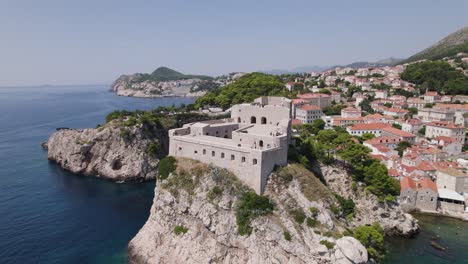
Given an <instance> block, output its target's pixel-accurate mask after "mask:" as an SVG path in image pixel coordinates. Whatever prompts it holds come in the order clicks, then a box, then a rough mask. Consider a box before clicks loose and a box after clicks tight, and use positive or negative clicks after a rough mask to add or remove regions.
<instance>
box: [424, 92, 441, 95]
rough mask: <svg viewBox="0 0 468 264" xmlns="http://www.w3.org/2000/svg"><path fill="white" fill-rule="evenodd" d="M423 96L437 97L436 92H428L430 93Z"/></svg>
mask: <svg viewBox="0 0 468 264" xmlns="http://www.w3.org/2000/svg"><path fill="white" fill-rule="evenodd" d="M424 95H425V96H437V95H439V94H438V93H437V92H430V91H427V92H426V93H425V94H424Z"/></svg>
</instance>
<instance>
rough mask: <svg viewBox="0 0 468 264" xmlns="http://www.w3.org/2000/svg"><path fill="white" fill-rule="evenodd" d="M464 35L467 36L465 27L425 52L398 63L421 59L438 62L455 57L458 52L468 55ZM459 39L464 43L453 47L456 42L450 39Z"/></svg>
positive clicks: (467, 44) (467, 43)
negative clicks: (462, 39)
mask: <svg viewBox="0 0 468 264" xmlns="http://www.w3.org/2000/svg"><path fill="white" fill-rule="evenodd" d="M455 35H458V36H455ZM463 35H464V36H463ZM466 35H467V29H466V27H465V28H464V29H462V30H459V31H457V32H454V33H452V34H450V35H449V36H447V37H446V38H444V39H443V40H442V41H440V42H439V43H438V44H436V45H435V46H433V47H430V48H428V49H426V50H423V51H421V52H419V53H417V54H415V55H413V56H411V57H409V58H408V59H406V60H404V61H402V62H400V63H407V62H413V61H418V60H422V59H426V60H440V59H442V58H445V57H452V56H455V55H456V54H457V53H459V52H465V53H468V41H466V39H467V37H466ZM459 38H464V39H465V42H463V43H461V44H458V45H455V43H457V42H454V41H452V39H459Z"/></svg>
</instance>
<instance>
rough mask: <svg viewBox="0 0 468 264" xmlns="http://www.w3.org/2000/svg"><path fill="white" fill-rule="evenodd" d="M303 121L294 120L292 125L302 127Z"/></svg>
mask: <svg viewBox="0 0 468 264" xmlns="http://www.w3.org/2000/svg"><path fill="white" fill-rule="evenodd" d="M301 124H302V121H301V120H299V119H293V120H291V125H301Z"/></svg>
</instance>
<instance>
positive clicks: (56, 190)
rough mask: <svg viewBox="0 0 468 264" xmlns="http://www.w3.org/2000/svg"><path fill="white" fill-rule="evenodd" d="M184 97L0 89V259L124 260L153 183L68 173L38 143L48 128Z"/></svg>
mask: <svg viewBox="0 0 468 264" xmlns="http://www.w3.org/2000/svg"><path fill="white" fill-rule="evenodd" d="M191 102H193V99H187V98H162V99H139V98H128V97H118V96H116V95H114V94H112V93H110V92H108V91H107V88H106V87H101V86H99V87H93V86H88V87H38V88H0V263H125V262H126V246H127V243H128V241H129V240H130V239H131V238H132V237H133V236H134V235H135V234H136V233H137V232H138V230H139V229H140V228H141V227H142V226H143V224H144V223H145V221H146V219H147V217H148V215H149V209H150V206H151V203H152V198H153V190H154V182H149V183H142V184H117V183H114V182H110V181H106V180H102V179H95V178H92V177H83V176H79V175H72V174H70V173H68V172H65V171H64V170H62V169H61V168H59V167H58V166H57V165H55V164H53V163H49V162H48V161H47V153H46V152H45V151H43V150H42V149H41V147H40V143H41V142H42V141H45V140H46V139H47V138H48V136H49V135H50V134H51V133H52V132H54V131H55V128H56V127H72V128H86V127H95V126H96V124H98V123H102V122H104V119H105V116H106V114H107V113H109V112H111V111H112V110H115V109H128V110H134V109H152V108H155V107H157V106H159V105H172V104H176V105H178V104H181V103H185V104H187V103H191Z"/></svg>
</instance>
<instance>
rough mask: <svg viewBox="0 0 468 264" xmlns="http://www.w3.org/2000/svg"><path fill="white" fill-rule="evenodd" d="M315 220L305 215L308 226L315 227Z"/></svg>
mask: <svg viewBox="0 0 468 264" xmlns="http://www.w3.org/2000/svg"><path fill="white" fill-rule="evenodd" d="M317 222H318V221H317V220H316V219H315V218H311V217H307V219H306V224H307V226H308V227H315V226H316V225H317Z"/></svg>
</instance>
